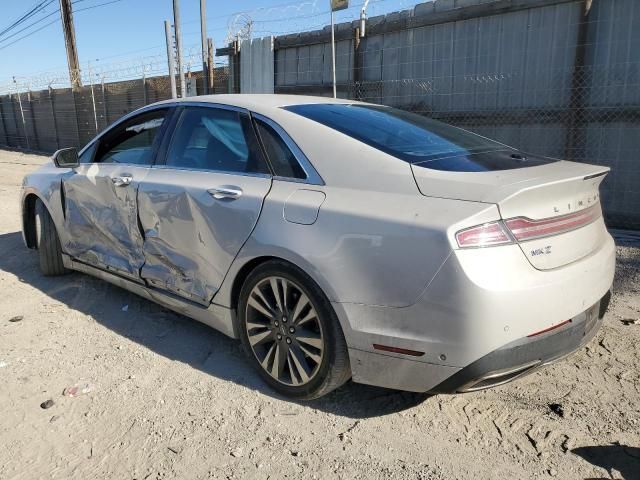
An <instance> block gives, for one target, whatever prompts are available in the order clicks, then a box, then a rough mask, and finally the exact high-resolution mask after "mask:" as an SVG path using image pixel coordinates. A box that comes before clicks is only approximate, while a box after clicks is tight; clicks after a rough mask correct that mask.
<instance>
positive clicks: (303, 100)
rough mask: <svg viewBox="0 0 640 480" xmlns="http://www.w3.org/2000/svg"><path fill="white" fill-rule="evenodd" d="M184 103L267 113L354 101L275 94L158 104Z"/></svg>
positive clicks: (225, 95)
mask: <svg viewBox="0 0 640 480" xmlns="http://www.w3.org/2000/svg"><path fill="white" fill-rule="evenodd" d="M182 102H200V103H212V104H222V105H231V106H234V107H240V108H246V109H247V110H252V111H254V112H258V113H260V112H261V111H264V112H267V111H269V110H272V109H274V108H280V107H287V106H291V105H308V104H318V103H326V104H330V103H333V104H336V103H343V104H350V103H354V101H353V100H343V99H339V98H331V97H317V96H310V95H281V94H273V93H264V94H262V93H250V94H248V93H243V94H221V95H200V96H196V97H186V98H176V99H171V100H165V101H163V102H158V103H157V104H165V103H169V104H180V103H182Z"/></svg>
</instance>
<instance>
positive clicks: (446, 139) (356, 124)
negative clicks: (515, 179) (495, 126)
mask: <svg viewBox="0 0 640 480" xmlns="http://www.w3.org/2000/svg"><path fill="white" fill-rule="evenodd" d="M285 109H286V110H288V111H290V112H293V113H297V114H298V115H302V116H303V117H306V118H308V119H310V120H314V121H316V122H319V123H321V124H323V125H325V126H327V127H330V128H333V129H334V130H337V131H339V132H341V133H344V134H345V135H348V136H350V137H352V138H355V139H356V140H359V141H361V142H363V143H366V144H367V145H370V146H372V147H374V148H376V149H378V150H381V151H383V152H385V153H388V154H390V155H393V156H394V157H397V158H399V159H401V160H404V161H405V162H408V163H411V164H417V165H420V166H422V167H427V168H432V169H436V170H447V171H486V170H506V169H510V168H521V167H525V166H527V167H529V166H533V164H539V162H543V163H546V162H545V161H542V160H539V159H536V160H531V161H527V159H526V158H525V157H524V156H523V155H521V154H518V152H517V150H515V149H513V148H511V147H509V146H507V145H504V144H502V143H499V142H496V141H493V140H489V139H488V138H484V137H482V136H480V135H476V134H474V133H471V132H468V131H466V130H463V129H461V128H457V127H453V126H451V125H447V124H445V123H442V122H439V121H437V120H432V119H430V118H426V117H423V116H421V115H417V114H415V113H410V112H406V111H404V110H398V109H395V108H391V107H384V106H377V105H355V104H351V105H350V104H328V103H325V104H310V105H292V106H289V107H285ZM487 152H500V154H499V155H496V158H489V157H491V156H490V155H489V156H488V155H479V154H483V153H487ZM505 152H506V153H507V154H506V155H505ZM523 162H526V163H525V164H523Z"/></svg>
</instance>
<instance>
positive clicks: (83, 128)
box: [0, 67, 229, 153]
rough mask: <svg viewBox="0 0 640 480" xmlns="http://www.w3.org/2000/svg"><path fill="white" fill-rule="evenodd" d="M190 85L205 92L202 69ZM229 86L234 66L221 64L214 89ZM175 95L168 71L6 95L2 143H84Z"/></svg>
mask: <svg viewBox="0 0 640 480" xmlns="http://www.w3.org/2000/svg"><path fill="white" fill-rule="evenodd" d="M176 83H177V87H178V93H180V82H179V81H178V80H177V79H176ZM187 85H188V86H191V91H190V94H191V95H198V94H202V92H203V91H204V85H203V76H202V72H195V73H193V74H189V75H187ZM228 85H229V71H228V68H227V67H218V68H216V69H215V70H214V77H213V89H209V91H210V93H227V92H228V88H229V87H228ZM169 98H171V84H170V79H169V76H168V75H164V76H156V77H150V78H147V77H146V76H145V77H143V78H140V79H134V80H124V81H119V82H104V81H102V82H100V83H96V84H89V85H85V86H83V87H80V88H76V89H71V88H55V89H54V88H48V89H46V90H39V91H33V92H32V91H26V92H18V93H14V94H8V95H3V96H0V145H3V146H6V147H10V148H19V149H26V150H32V151H36V152H45V153H51V152H54V151H55V150H57V149H59V148H63V147H69V146H77V147H81V146H83V145H85V144H86V143H87V142H88V141H89V140H91V139H92V138H93V137H94V136H95V135H96V134H97V133H99V132H101V131H102V130H104V129H105V128H106V127H107V126H108V125H110V124H111V123H113V122H114V121H116V120H117V119H118V118H120V117H121V116H122V115H124V114H126V113H129V112H131V111H133V110H135V109H137V108H140V107H143V106H145V105H148V104H150V103H154V102H157V101H160V100H167V99H169Z"/></svg>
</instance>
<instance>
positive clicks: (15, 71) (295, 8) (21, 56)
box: [0, 0, 419, 90]
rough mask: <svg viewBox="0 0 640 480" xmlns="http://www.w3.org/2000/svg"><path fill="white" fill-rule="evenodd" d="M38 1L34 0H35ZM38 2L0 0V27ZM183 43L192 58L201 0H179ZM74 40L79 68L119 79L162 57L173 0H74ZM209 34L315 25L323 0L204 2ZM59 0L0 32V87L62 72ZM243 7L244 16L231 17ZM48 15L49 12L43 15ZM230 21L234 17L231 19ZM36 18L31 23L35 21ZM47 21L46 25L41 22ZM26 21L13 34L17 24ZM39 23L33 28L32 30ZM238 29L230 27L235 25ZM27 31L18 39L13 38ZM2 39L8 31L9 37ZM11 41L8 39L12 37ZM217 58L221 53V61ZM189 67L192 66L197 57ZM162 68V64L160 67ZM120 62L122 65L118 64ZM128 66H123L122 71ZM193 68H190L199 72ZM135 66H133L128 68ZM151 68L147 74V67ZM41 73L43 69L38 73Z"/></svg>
mask: <svg viewBox="0 0 640 480" xmlns="http://www.w3.org/2000/svg"><path fill="white" fill-rule="evenodd" d="M40 1H41V0H40ZM40 1H37V0H0V5H1V8H0V11H1V12H2V15H1V16H0V31H2V30H4V29H5V28H6V27H8V26H10V25H11V24H12V23H13V22H14V21H15V20H17V19H18V18H20V17H21V16H22V15H23V14H24V13H26V12H27V11H29V10H30V9H31V8H33V7H34V6H36V5H37V4H39V3H40ZM363 2H364V0H351V1H350V8H349V9H348V10H345V11H343V12H339V14H338V20H350V19H355V18H358V17H359V12H360V8H361V6H362V4H363ZM415 3H419V2H418V1H417V0H370V7H369V9H368V13H369V15H370V16H372V15H375V14H382V13H386V12H389V11H394V10H398V9H404V8H410V7H411V6H413V5H414V4H415ZM180 6H181V24H182V33H183V45H184V51H185V52H186V53H185V54H186V55H190V58H191V59H193V60H195V59H197V58H199V53H198V49H199V45H200V23H199V22H200V20H199V19H200V0H180ZM73 10H74V23H75V31H76V43H77V46H78V56H79V60H80V65H81V69H82V70H83V71H84V75H86V69H87V66H88V62H91V64H92V69H93V71H94V73H95V71H96V70H98V71H99V70H100V69H102V70H103V71H108V72H113V73H112V76H113V77H114V78H113V79H117V78H116V77H118V76H119V77H121V78H122V77H124V76H126V75H127V72H129V71H131V69H132V67H131V65H133V66H134V67H135V64H136V63H137V62H140V63H143V62H144V61H145V60H144V59H148V58H149V57H154V56H155V57H157V59H158V63H157V66H158V67H159V65H160V61H161V60H163V59H164V58H166V47H165V38H164V24H163V22H164V20H170V21H171V23H173V21H172V19H173V14H172V0H73ZM207 10H208V11H207V29H208V36H210V37H212V38H213V39H214V42H215V44H216V46H217V47H219V46H221V45H223V44H225V40H226V38H227V35H228V32H229V30H230V25H233V24H234V23H235V24H236V25H242V24H243V23H246V21H247V19H251V21H252V22H253V24H252V28H253V31H254V33H253V36H254V37H260V36H264V35H268V34H275V35H277V34H283V33H290V32H295V31H303V30H305V29H308V28H311V29H313V28H322V27H323V26H324V25H327V24H328V23H329V18H330V17H329V13H328V12H329V0H297V1H296V0H226V1H223V0H208V1H207ZM58 12H59V3H58V0H55V1H52V2H51V3H50V5H48V6H47V7H46V8H44V9H43V10H42V11H40V12H38V14H37V15H35V16H34V17H32V18H31V19H30V20H28V21H27V22H25V23H24V24H22V25H20V26H19V27H18V28H16V29H13V30H11V31H10V32H7V33H6V34H4V35H0V89H2V90H4V88H2V87H3V86H6V85H7V83H8V82H10V81H11V79H12V77H13V76H17V77H18V79H19V80H20V79H22V81H23V82H28V81H29V79H31V81H33V82H34V83H35V84H38V83H39V82H38V80H39V79H38V76H39V75H38V74H41V73H44V72H47V75H49V76H50V73H48V72H62V73H64V72H66V53H65V47H64V38H63V34H62V27H61V22H60V20H59V19H60V14H59V13H58ZM241 12H247V15H238V14H239V13H241ZM47 15H49V17H48V18H45V17H47ZM234 19H235V22H234ZM34 22H37V23H34ZM49 22H53V23H52V24H51V25H48V26H46V25H47V24H48V23H49ZM30 24H33V26H32V27H29V28H27V29H25V30H24V31H23V32H21V33H18V34H16V30H19V29H21V28H24V27H25V26H28V25H30ZM41 27H44V28H42V29H41V30H40V31H36V30H37V29H39V28H41ZM235 28H237V27H235ZM30 33H33V34H31V35H29V36H27V37H26V38H23V39H21V40H20V37H23V36H25V35H28V34H30ZM13 34H15V35H14V36H12V37H8V36H9V35H13ZM16 40H18V41H17V42H15V43H14V44H12V42H14V41H16ZM222 60H223V59H220V61H222ZM196 65H198V64H197V63H196ZM162 67H164V65H162ZM120 68H122V70H119V69H120ZM127 69H128V70H127ZM199 69H200V67H199V66H195V67H194V70H199ZM134 70H135V68H134ZM151 73H153V72H151ZM40 76H42V75H40Z"/></svg>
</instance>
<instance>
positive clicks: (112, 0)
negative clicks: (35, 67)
mask: <svg viewBox="0 0 640 480" xmlns="http://www.w3.org/2000/svg"><path fill="white" fill-rule="evenodd" d="M51 1H53V0H51ZM51 1H50V3H51ZM84 1H86V0H76V1H75V2H71V3H72V4H75V3H80V2H84ZM121 1H122V0H111V1H108V2H103V3H98V4H96V5H90V6H87V7H84V8H79V9H77V10H75V11H74V13H78V12H83V11H85V10H92V9H94V8H98V7H103V6H105V5H111V4H112V3H118V2H121ZM59 11H60V9H57V10H56V11H55V12H52V13H50V14H49V15H47V16H46V17H43V18H41V19H40V20H37V21H35V22H33V23H32V24H31V25H29V26H28V27H25V28H24V29H22V30H20V31H19V32H15V33H14V34H12V35H11V36H10V37H6V38H4V39H0V43H2V42H4V41H6V40H8V39H9V38H11V37H13V36H15V35H17V34H18V33H20V32H22V31H24V30H26V29H28V28H30V27H32V26H34V25H36V24H38V23H40V22H42V21H44V20H46V19H47V18H49V17H51V16H52V15H54V14H57V13H58V12H59ZM59 21H60V19H59V18H56V19H55V20H52V21H51V22H49V23H47V24H45V25H43V26H42V27H40V28H37V29H35V30H32V31H31V32H29V33H27V34H25V35H23V36H22V37H20V38H17V39H16V40H14V41H13V42H11V43H8V44H6V45H2V46H0V50H4V49H5V48H7V47H10V46H11V45H14V44H15V43H17V42H19V41H20V40H23V39H25V38H28V37H30V36H31V35H33V34H35V33H38V32H39V31H41V30H43V29H45V28H46V27H48V26H50V25H53V24H54V23H56V22H59Z"/></svg>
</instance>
